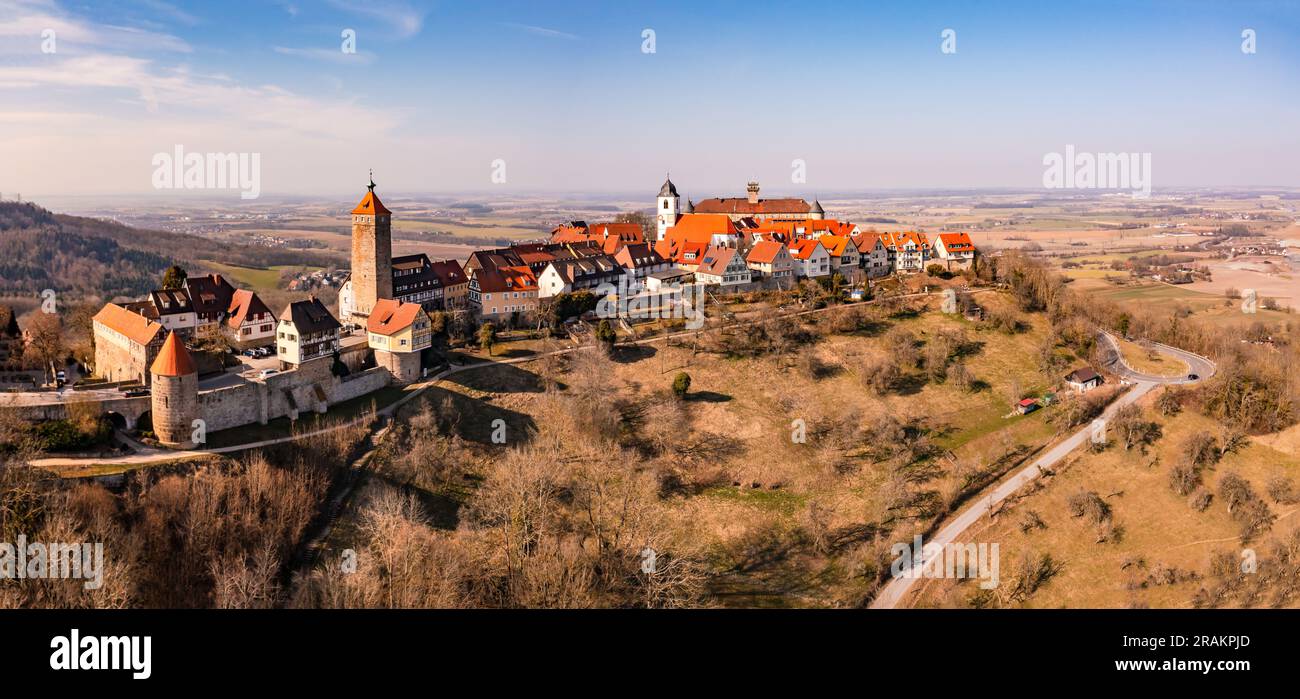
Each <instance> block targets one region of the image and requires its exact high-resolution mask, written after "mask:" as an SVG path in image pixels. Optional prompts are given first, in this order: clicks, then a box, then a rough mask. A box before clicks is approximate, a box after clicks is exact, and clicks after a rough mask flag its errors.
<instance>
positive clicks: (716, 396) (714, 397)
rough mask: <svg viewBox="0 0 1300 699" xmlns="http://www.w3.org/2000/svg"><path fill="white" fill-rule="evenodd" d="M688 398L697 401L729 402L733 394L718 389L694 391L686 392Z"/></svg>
mask: <svg viewBox="0 0 1300 699" xmlns="http://www.w3.org/2000/svg"><path fill="white" fill-rule="evenodd" d="M686 400H688V401H695V402H697V403H727V402H730V401H731V396H729V395H727V394H725V393H718V392H717V391H693V392H691V393H687V394H686Z"/></svg>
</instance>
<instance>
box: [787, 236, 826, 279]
mask: <svg viewBox="0 0 1300 699" xmlns="http://www.w3.org/2000/svg"><path fill="white" fill-rule="evenodd" d="M789 248H790V259H791V260H792V261H793V262H794V273H795V275H797V276H800V277H808V278H813V277H824V276H826V275H828V274H830V273H831V256H830V253H828V252H826V248H825V247H823V246H822V243H821V241H820V240H817V239H809V238H804V239H802V240H796V241H793V242H791V243H790V245H789Z"/></svg>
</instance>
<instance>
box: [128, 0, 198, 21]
mask: <svg viewBox="0 0 1300 699" xmlns="http://www.w3.org/2000/svg"><path fill="white" fill-rule="evenodd" d="M136 2H138V3H140V4H141V5H144V6H145V7H146V8H148V9H149V10H150V11H152V12H154V13H156V14H158V15H162V16H163V17H165V18H167V19H170V20H172V21H175V22H180V23H181V24H184V25H187V26H191V27H192V26H194V25H196V24H198V23H199V18H198V17H196V16H194V15H192V14H190V13H188V12H186V11H185V10H182V9H181V8H179V7H177V6H175V5H173V4H171V3H169V2H163V1H162V0H136Z"/></svg>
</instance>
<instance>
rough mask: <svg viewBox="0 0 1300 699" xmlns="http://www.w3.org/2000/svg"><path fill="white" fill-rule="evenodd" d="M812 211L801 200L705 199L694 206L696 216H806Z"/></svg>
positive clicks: (806, 203)
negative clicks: (753, 201) (751, 200)
mask: <svg viewBox="0 0 1300 699" xmlns="http://www.w3.org/2000/svg"><path fill="white" fill-rule="evenodd" d="M811 210H812V207H811V206H809V205H808V202H806V201H804V200H803V199H793V198H791V199H759V200H758V202H757V203H753V204H751V203H750V201H749V199H747V198H745V197H732V198H728V199H719V198H714V199H705V200H703V201H701V202H699V203H697V204H696V205H695V213H697V214H750V215H763V214H769V215H770V214H806V213H808V212H809V211H811Z"/></svg>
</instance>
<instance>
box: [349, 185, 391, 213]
mask: <svg viewBox="0 0 1300 699" xmlns="http://www.w3.org/2000/svg"><path fill="white" fill-rule="evenodd" d="M352 213H354V214H365V215H368V216H375V215H378V214H391V213H393V212H391V211H389V210H388V207H386V206H384V202H382V201H379V195H377V194H375V192H374V190H371V191H369V192H366V196H364V197H362V198H361V203H360V204H357V208H355V209H353V210H352Z"/></svg>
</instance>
